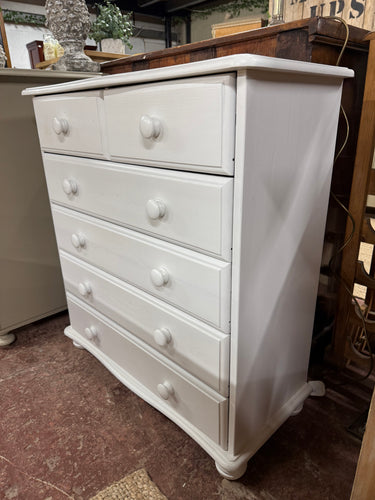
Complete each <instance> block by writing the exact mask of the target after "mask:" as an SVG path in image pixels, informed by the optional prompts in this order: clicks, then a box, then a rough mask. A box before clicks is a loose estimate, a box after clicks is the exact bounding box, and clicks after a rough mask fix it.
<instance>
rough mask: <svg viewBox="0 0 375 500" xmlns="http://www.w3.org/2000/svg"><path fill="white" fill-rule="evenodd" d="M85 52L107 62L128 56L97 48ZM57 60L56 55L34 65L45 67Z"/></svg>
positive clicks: (91, 56) (98, 60) (95, 59)
mask: <svg viewBox="0 0 375 500" xmlns="http://www.w3.org/2000/svg"><path fill="white" fill-rule="evenodd" d="M85 54H86V55H87V56H89V57H90V59H92V60H93V61H95V62H99V63H101V62H107V61H114V60H116V59H121V58H123V57H129V55H127V54H113V53H111V52H99V51H98V50H85ZM58 60H59V58H58V57H56V58H54V59H48V61H42V62H40V63H38V64H36V65H35V67H36V68H37V69H47V68H49V67H50V66H51V65H52V64H55V63H56V62H57V61H58Z"/></svg>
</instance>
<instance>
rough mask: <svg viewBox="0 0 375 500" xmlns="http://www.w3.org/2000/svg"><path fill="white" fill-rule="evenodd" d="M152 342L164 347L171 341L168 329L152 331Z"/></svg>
mask: <svg viewBox="0 0 375 500" xmlns="http://www.w3.org/2000/svg"><path fill="white" fill-rule="evenodd" d="M154 340H155V342H156V343H157V344H158V345H160V346H161V347H164V346H166V345H167V344H169V343H170V341H171V340H172V335H171V332H170V331H169V330H168V328H158V329H157V330H155V331H154Z"/></svg>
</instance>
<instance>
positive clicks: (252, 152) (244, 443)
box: [25, 55, 352, 479]
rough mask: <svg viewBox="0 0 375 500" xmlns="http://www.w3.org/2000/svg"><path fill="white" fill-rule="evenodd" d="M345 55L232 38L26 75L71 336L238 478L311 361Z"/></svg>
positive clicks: (289, 406) (303, 385)
mask: <svg viewBox="0 0 375 500" xmlns="http://www.w3.org/2000/svg"><path fill="white" fill-rule="evenodd" d="M350 76H352V72H351V71H349V70H346V69H343V68H334V67H328V66H320V65H313V64H308V63H301V62H295V61H283V60H277V59H270V58H265V57H259V56H252V55H235V56H230V57H225V58H221V59H215V60H210V61H205V62H199V63H193V64H186V65H181V66H174V67H170V68H161V69H156V70H149V71H143V72H137V73H130V74H123V75H114V76H105V77H101V78H94V79H90V80H88V81H85V82H79V83H69V84H65V85H57V86H51V87H41V88H38V89H28V90H26V91H25V93H27V94H32V95H34V96H35V97H34V107H35V113H36V119H37V124H38V131H39V138H40V143H41V148H42V151H43V158H44V167H45V173H46V178H47V184H48V190H49V196H50V200H51V206H52V213H53V218H54V225H55V230H56V236H57V242H58V246H59V251H60V259H61V265H62V270H63V276H64V282H65V288H66V293H67V299H68V304H69V313H70V320H71V326H69V327H68V328H67V329H66V332H65V333H66V335H68V336H69V337H71V338H72V339H73V340H74V341H75V343H77V344H80V345H81V346H83V347H85V348H86V349H87V350H89V351H90V352H91V353H92V354H93V355H95V356H96V357H97V358H98V359H99V360H101V362H102V363H103V364H104V365H105V366H106V367H107V368H108V369H109V370H110V371H111V372H112V373H113V374H114V375H115V376H116V377H118V378H119V379H120V380H121V381H122V382H123V383H124V384H125V385H127V386H128V387H129V388H130V389H132V390H133V391H134V392H136V393H137V394H138V395H139V396H141V397H142V398H144V399H145V400H146V401H148V402H149V403H150V404H152V405H153V406H154V407H155V408H157V409H158V410H160V411H161V412H163V413H164V414H165V415H167V416H168V417H169V418H171V419H172V420H173V421H174V422H176V423H177V424H178V425H179V426H181V427H182V428H183V429H184V430H185V431H186V432H187V433H189V434H190V435H191V436H192V437H193V438H194V439H195V440H196V441H197V442H198V443H199V444H200V445H201V446H202V447H203V448H204V449H205V450H206V451H207V452H208V453H209V454H210V455H211V456H212V457H213V458H214V460H215V462H216V466H217V468H218V470H219V472H220V473H221V474H222V475H224V476H225V477H227V478H230V479H234V478H237V477H239V476H241V475H242V474H243V472H244V471H245V469H246V464H247V460H248V459H249V458H250V457H251V456H252V455H253V454H254V453H255V452H256V450H257V449H258V448H259V447H260V446H261V445H262V444H263V443H264V442H265V441H266V440H267V439H268V437H269V436H270V435H271V434H272V433H273V432H274V431H275V430H276V429H277V428H278V427H279V426H280V425H281V424H282V423H283V422H284V421H285V420H286V419H287V418H288V417H289V416H290V415H291V414H292V413H293V412H295V411H296V409H298V408H299V407H301V405H302V403H303V401H304V399H305V398H306V397H307V396H308V395H309V394H311V393H314V391H315V392H316V387H317V386H316V385H314V383H311V382H307V367H308V359H309V350H310V343H311V333H312V325H313V318H314V309H315V300H316V293H317V284H318V277H319V267H320V259H321V251H322V241H323V234H324V225H325V215H326V210H327V204H328V195H329V187H330V176H331V169H332V162H333V154H334V145H335V138H336V128H337V122H338V115H339V105H340V98H341V86H342V79H343V78H345V77H350Z"/></svg>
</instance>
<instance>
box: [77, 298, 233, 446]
mask: <svg viewBox="0 0 375 500" xmlns="http://www.w3.org/2000/svg"><path fill="white" fill-rule="evenodd" d="M68 305H69V315H70V320H71V326H72V329H73V332H72V331H71V329H69V330H68V331H70V336H72V337H73V338H74V340H76V341H78V342H79V343H82V345H83V346H84V347H86V348H87V349H88V350H89V351H90V352H92V354H94V355H96V356H97V357H98V358H99V359H100V360H101V361H102V362H103V363H104V364H105V365H107V367H108V368H110V369H111V371H112V373H114V374H115V375H117V376H118V377H119V378H120V380H121V381H122V382H123V383H125V385H127V386H128V387H129V388H130V389H132V390H133V391H135V392H136V393H138V395H140V396H141V397H143V398H144V399H146V401H148V402H149V403H151V404H154V405H155V406H156V407H157V408H158V409H160V410H161V411H163V413H165V414H166V415H168V416H169V417H170V418H172V419H174V420H179V419H181V418H182V419H183V420H185V425H192V426H194V427H196V428H197V429H199V430H200V431H201V432H203V433H204V434H205V435H206V436H208V437H209V438H210V439H211V440H212V441H214V442H215V443H217V444H219V445H221V446H222V447H223V448H226V444H227V436H226V422H227V410H228V400H227V399H226V398H224V397H223V396H220V395H219V394H217V393H215V392H214V391H212V390H210V389H209V388H205V386H203V384H200V383H199V381H196V380H195V379H193V378H192V377H189V375H188V374H187V373H185V372H183V371H179V370H177V369H176V368H175V367H174V366H173V365H172V364H168V363H167V362H165V361H164V362H163V361H162V360H161V359H159V358H158V357H156V356H155V355H153V354H152V352H151V351H149V350H148V349H147V348H146V346H145V344H142V343H139V342H138V341H137V340H136V339H135V338H134V337H133V336H132V335H131V334H129V333H128V332H127V331H125V330H123V329H121V328H120V327H117V326H116V325H115V324H114V323H113V322H111V321H110V320H108V319H107V318H105V317H104V316H102V315H100V314H99V313H97V312H95V311H94V310H93V309H91V308H89V307H88V306H83V304H81V303H80V302H79V301H78V300H77V299H75V298H74V297H73V296H71V295H70V294H68ZM178 423H180V424H181V422H178Z"/></svg>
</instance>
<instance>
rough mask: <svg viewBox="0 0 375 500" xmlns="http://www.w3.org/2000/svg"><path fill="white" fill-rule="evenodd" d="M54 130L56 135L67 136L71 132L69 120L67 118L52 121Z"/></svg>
mask: <svg viewBox="0 0 375 500" xmlns="http://www.w3.org/2000/svg"><path fill="white" fill-rule="evenodd" d="M52 128H53V130H54V132H55V134H57V135H60V134H63V135H66V134H67V133H68V131H69V123H68V120H66V119H65V118H57V117H56V116H55V118H54V119H53V120H52Z"/></svg>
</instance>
